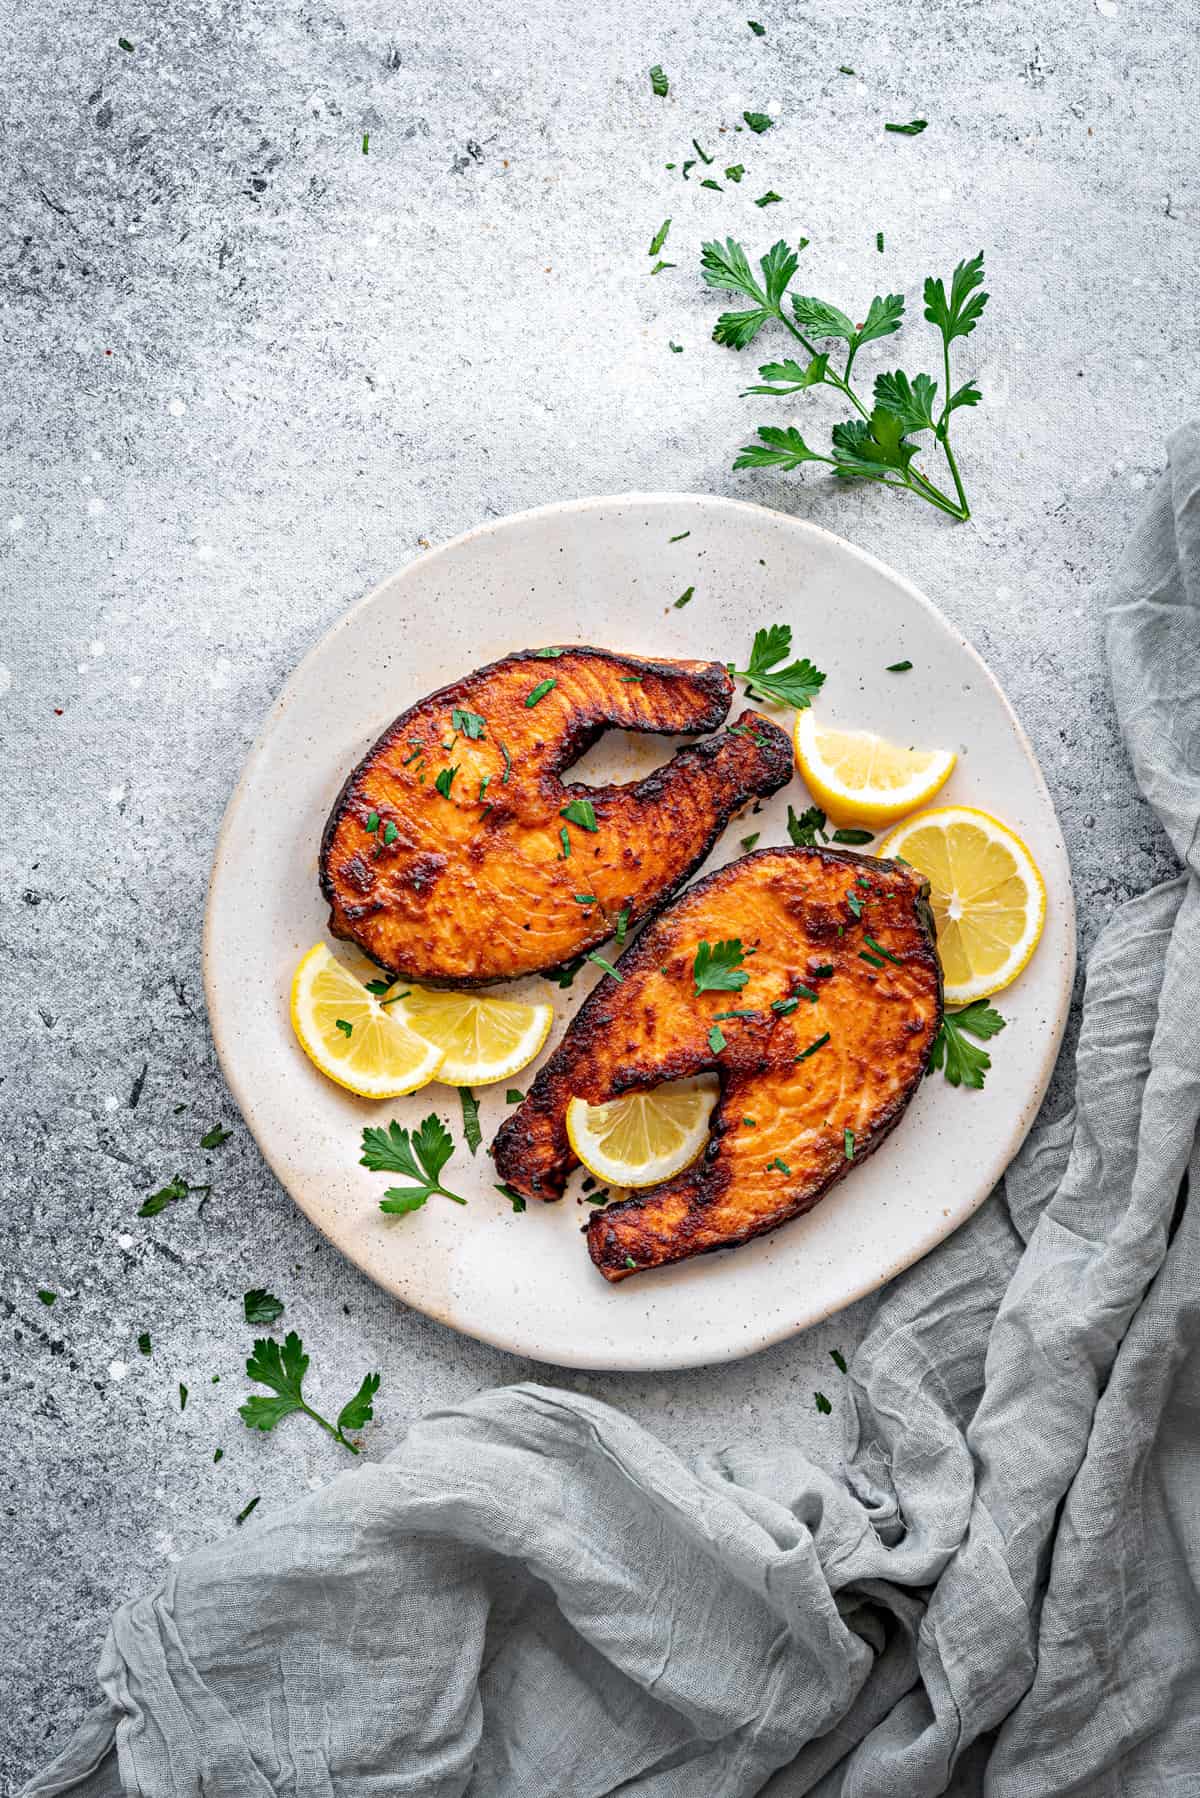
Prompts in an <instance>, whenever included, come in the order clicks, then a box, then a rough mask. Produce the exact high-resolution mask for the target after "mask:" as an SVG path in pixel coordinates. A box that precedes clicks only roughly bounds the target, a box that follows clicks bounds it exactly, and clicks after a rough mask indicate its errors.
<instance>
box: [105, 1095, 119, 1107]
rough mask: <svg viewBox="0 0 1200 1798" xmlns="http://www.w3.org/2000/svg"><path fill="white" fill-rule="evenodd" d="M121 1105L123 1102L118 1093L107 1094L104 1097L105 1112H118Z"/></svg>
mask: <svg viewBox="0 0 1200 1798" xmlns="http://www.w3.org/2000/svg"><path fill="white" fill-rule="evenodd" d="M120 1105H121V1101H120V1099H118V1097H117V1095H116V1093H105V1095H104V1109H105V1111H118V1110H119V1109H120Z"/></svg>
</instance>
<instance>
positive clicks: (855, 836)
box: [833, 826, 875, 847]
mask: <svg viewBox="0 0 1200 1798" xmlns="http://www.w3.org/2000/svg"><path fill="white" fill-rule="evenodd" d="M833 840H834V842H835V843H844V844H845V845H846V846H847V847H852V846H854V847H857V846H858V845H861V844H863V843H871V842H874V840H875V832H874V831H873V830H852V829H850V828H849V827H848V826H842V827H839V829H837V830H835V831H834V833H833Z"/></svg>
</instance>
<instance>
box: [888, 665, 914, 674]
mask: <svg viewBox="0 0 1200 1798" xmlns="http://www.w3.org/2000/svg"><path fill="white" fill-rule="evenodd" d="M911 667H912V663H911V662H889V663H888V665H887V672H888V674H907V673H908V671H909V669H910V668H911Z"/></svg>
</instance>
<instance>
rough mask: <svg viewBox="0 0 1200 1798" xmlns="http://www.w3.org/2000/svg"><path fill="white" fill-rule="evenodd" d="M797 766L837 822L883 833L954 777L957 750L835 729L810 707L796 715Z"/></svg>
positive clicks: (824, 807) (815, 797)
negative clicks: (907, 744) (908, 744)
mask: <svg viewBox="0 0 1200 1798" xmlns="http://www.w3.org/2000/svg"><path fill="white" fill-rule="evenodd" d="M795 744H796V762H797V764H798V766H799V769H800V772H801V774H802V775H803V776H804V783H805V785H806V786H807V788H808V790H809V792H810V793H811V794H812V796H813V798H814V799H815V800H816V802H817V804H818V805H819V806H821V808H822V809H823V810H824V811H825V812H826V813H827V814H828V816H829V817H830V818H832V820H833V822H834V823H835V824H860V825H864V826H867V827H869V828H870V829H872V830H880V829H882V828H883V826H884V825H885V824H894V823H895V822H896V820H897V818H903V817H906V816H907V815H908V813H909V812H913V811H916V809H917V807H918V806H921V805H927V804H928V803H929V801H930V800H931V799H932V798H933V796H934V794H935V793H936V792H937V791H938V789H939V788H940V787H942V786H944V785H945V783H946V782H947V781H948V780H949V778H950V771H951V769H952V768H953V767H954V764H955V762H956V760H957V759H958V758H957V757H956V756H955V753H954V751H953V750H952V749H902V748H901V747H900V745H899V744H897V743H889V742H888V741H887V739H886V737H877V736H876V735H875V733H874V732H873V731H869V730H834V729H833V728H832V727H831V726H829V725H826V724H821V723H820V722H819V720H818V719H817V716H816V714H815V712H814V711H813V710H812V708H811V706H810V707H808V708H806V710H804V711H802V712H797V714H796V732H795Z"/></svg>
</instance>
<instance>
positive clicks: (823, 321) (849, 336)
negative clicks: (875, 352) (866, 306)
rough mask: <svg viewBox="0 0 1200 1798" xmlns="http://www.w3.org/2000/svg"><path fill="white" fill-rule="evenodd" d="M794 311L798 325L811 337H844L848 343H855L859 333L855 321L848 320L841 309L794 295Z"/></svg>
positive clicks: (826, 302) (811, 298)
mask: <svg viewBox="0 0 1200 1798" xmlns="http://www.w3.org/2000/svg"><path fill="white" fill-rule="evenodd" d="M792 311H793V312H794V313H795V315H796V323H797V324H798V325H799V326H800V327H801V329H802V330H804V331H807V332H808V333H809V335H810V336H812V337H842V338H844V339H845V341H846V342H847V343H853V342H854V339H855V336H856V335H857V333H856V331H855V329H854V321H853V319H850V318H847V317H846V314H845V313H844V312H843V311H842V310H841V309H840V307H837V306H831V305H830V304H829V302H828V301H827V300H817V299H814V298H813V297H812V296H811V295H809V294H799V293H794V294H793V295H792Z"/></svg>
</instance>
